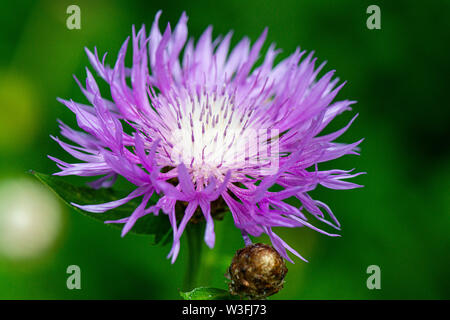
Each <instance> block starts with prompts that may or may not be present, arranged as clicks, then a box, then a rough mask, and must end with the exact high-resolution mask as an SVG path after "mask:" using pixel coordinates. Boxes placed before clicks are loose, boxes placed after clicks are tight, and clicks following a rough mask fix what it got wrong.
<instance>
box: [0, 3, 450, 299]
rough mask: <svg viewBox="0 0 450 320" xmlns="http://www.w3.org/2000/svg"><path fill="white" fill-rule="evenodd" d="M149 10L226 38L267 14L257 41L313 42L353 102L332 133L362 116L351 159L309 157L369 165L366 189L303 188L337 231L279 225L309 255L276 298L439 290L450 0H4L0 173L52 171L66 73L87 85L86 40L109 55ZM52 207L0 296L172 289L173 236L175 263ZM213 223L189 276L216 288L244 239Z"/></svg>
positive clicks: (445, 222) (449, 173)
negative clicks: (41, 233)
mask: <svg viewBox="0 0 450 320" xmlns="http://www.w3.org/2000/svg"><path fill="white" fill-rule="evenodd" d="M70 4H78V5H79V6H80V8H81V19H82V20H81V27H82V28H81V30H68V29H67V28H66V25H65V20H66V18H67V14H66V8H67V6H68V5H70ZM370 4H377V5H379V6H380V7H381V19H382V22H381V27H382V29H381V30H368V29H367V28H366V19H367V17H368V15H367V14H366V8H367V6H368V5H370ZM158 9H162V10H163V15H162V18H161V24H160V27H161V28H164V27H165V24H166V23H167V22H168V21H170V22H171V24H172V25H174V24H175V23H176V22H177V21H178V18H179V16H180V14H181V12H182V11H183V10H185V11H186V12H187V14H188V16H189V23H188V25H189V33H190V35H191V36H194V37H195V38H197V39H198V37H199V35H200V34H201V32H202V31H203V30H204V29H205V28H206V27H207V26H208V25H209V24H212V25H214V35H215V36H217V35H219V34H224V33H226V32H227V31H228V30H230V29H233V30H235V34H234V37H233V44H236V43H237V41H238V40H239V39H240V38H241V37H243V36H245V35H248V36H249V37H250V38H251V39H252V41H254V40H255V39H256V38H257V36H258V35H259V34H260V33H261V32H262V30H263V28H264V27H265V26H268V27H269V34H268V42H276V44H277V46H278V47H279V48H282V49H283V53H282V54H281V57H286V56H287V55H288V54H289V53H291V52H292V51H293V50H295V48H296V46H298V45H300V46H301V48H302V49H306V50H308V51H310V50H315V52H316V56H317V57H318V59H319V61H320V62H321V61H324V60H327V61H328V63H327V65H326V67H325V69H326V70H330V69H336V70H337V73H336V74H337V76H338V77H340V78H341V79H342V80H347V81H348V84H347V85H346V86H345V87H344V88H343V89H342V91H341V92H340V94H339V95H338V99H347V98H348V99H353V100H357V101H358V103H357V104H356V105H354V111H353V112H351V113H350V112H348V113H346V114H344V115H342V116H340V117H339V118H338V119H337V120H336V121H335V122H334V123H333V124H332V125H331V126H330V129H329V130H332V129H337V128H339V127H341V126H343V124H345V123H346V122H347V121H348V120H349V119H350V118H351V117H352V115H353V114H354V113H355V112H358V113H359V114H360V116H359V117H358V119H357V121H356V122H355V123H354V125H353V126H352V127H351V129H350V130H349V131H348V132H347V133H346V134H345V135H344V136H343V137H341V138H340V141H342V142H353V141H356V140H357V139H359V138H361V137H364V138H365V141H364V142H363V144H362V145H361V149H362V150H361V156H360V157H357V156H346V157H344V158H342V159H338V160H336V161H333V162H332V163H329V164H325V165H323V166H321V167H320V168H341V169H351V168H357V170H359V171H366V172H367V173H368V174H367V175H364V176H360V177H358V178H356V179H354V181H355V182H358V183H361V184H363V185H365V188H363V189H356V190H350V191H333V190H327V189H324V188H320V189H318V190H316V191H315V192H314V193H313V194H312V196H313V197H316V198H317V199H320V200H322V201H324V202H326V203H327V204H329V205H330V206H331V207H332V209H333V210H334V212H335V214H336V215H337V217H338V218H339V219H340V221H341V223H342V226H343V227H342V232H341V234H342V237H341V238H329V237H327V236H324V235H321V234H318V233H316V232H314V231H312V230H308V229H306V228H302V229H295V230H286V229H282V230H279V234H280V235H281V236H282V237H283V238H284V239H285V240H287V242H288V243H289V244H291V245H292V246H293V247H294V248H296V249H298V251H299V252H300V253H302V254H303V255H304V256H305V257H306V258H308V259H309V260H310V263H303V262H302V261H300V260H298V259H295V262H296V264H295V265H292V264H289V265H288V268H289V273H288V276H287V279H286V280H287V281H286V285H285V289H284V290H282V291H281V292H280V293H279V294H278V295H276V296H274V297H273V298H274V299H393V298H407V299H409V298H413V299H430V298H438V299H444V298H445V299H448V298H450V285H449V269H450V257H449V248H450V233H449V231H450V197H449V191H450V163H449V148H448V140H447V139H448V136H449V133H450V130H449V121H448V120H449V103H448V93H449V90H448V80H449V74H450V70H449V69H450V68H449V65H450V64H449V62H448V54H449V50H448V49H449V46H448V43H449V40H450V37H449V35H450V32H449V30H450V28H449V21H450V2H449V1H428V2H423V3H420V2H413V1H359V0H358V1H356V0H355V1H324V0H321V1H318V0H315V1H312V0H311V1H300V0H293V1H281V0H280V1H273V2H268V1H261V0H256V1H242V0H233V1H195V2H194V1H173V2H171V1H154V2H153V3H151V1H141V2H137V1H130V0H128V1H118V0H116V1H76V2H73V1H50V0H48V1H21V2H20V3H17V2H10V3H5V2H2V4H1V8H0V16H1V25H0V45H1V47H0V61H1V62H0V106H1V107H0V110H1V112H0V181H1V180H2V179H6V178H12V179H16V178H19V177H21V176H26V174H25V172H26V171H27V170H28V169H35V170H37V171H41V172H46V173H51V172H55V171H56V167H55V165H54V164H53V162H51V161H50V160H49V159H47V157H46V155H47V154H52V155H55V156H58V157H61V158H62V159H64V160H70V159H71V158H70V157H69V156H68V155H66V154H65V153H64V152H63V151H62V150H61V149H60V148H59V147H58V146H57V144H56V143H55V142H53V141H52V140H51V139H50V138H49V134H58V129H57V123H56V119H57V118H60V119H62V120H63V121H65V122H66V123H68V124H74V123H75V121H74V116H73V114H71V112H69V111H68V110H67V109H66V108H65V107H64V106H62V105H61V104H59V103H57V101H56V97H58V96H59V97H63V98H73V99H74V100H76V101H85V100H83V97H82V95H81V93H80V91H79V89H78V87H77V85H76V83H75V82H74V81H73V79H72V74H76V75H77V76H78V77H79V78H80V79H81V80H82V81H84V78H85V73H84V67H85V66H86V65H88V64H89V63H88V59H87V57H86V56H85V54H84V51H83V47H84V46H87V47H89V48H91V49H92V48H93V47H94V46H97V47H98V49H99V52H100V53H101V54H103V53H104V52H105V51H108V53H109V56H108V59H107V61H108V62H109V63H110V64H112V63H114V58H115V56H116V54H117V51H118V49H119V47H120V46H121V44H122V42H123V41H124V40H125V38H126V37H127V36H128V35H130V33H131V25H132V24H135V25H137V26H140V25H141V24H142V23H145V24H146V26H147V30H148V29H149V28H150V26H151V23H152V21H153V18H154V15H155V13H156V11H157V10H158ZM267 47H268V44H266V46H265V48H267ZM128 55H130V53H129V54H128ZM128 57H129V56H128ZM103 92H104V93H105V94H106V91H103ZM30 179H32V178H30ZM62 214H63V216H64V219H65V227H64V229H63V231H62V236H61V237H60V240H59V242H58V244H57V245H55V246H54V248H53V249H52V250H50V251H49V252H48V253H47V254H45V255H44V256H42V257H40V258H39V259H37V260H36V259H35V260H33V261H22V262H20V261H10V260H7V259H6V258H3V259H2V258H0V298H3V299H21V298H31V299H122V298H123V299H130V298H134V299H141V298H143V299H177V298H178V297H179V296H178V292H177V290H178V288H180V287H181V285H182V277H183V273H184V270H185V261H186V252H187V251H186V250H185V249H186V248H185V241H184V242H182V249H181V253H180V256H179V258H178V260H177V262H176V263H175V264H174V265H171V264H170V261H169V260H166V258H165V256H166V255H167V253H168V251H169V249H170V246H166V247H151V246H149V244H148V243H147V242H146V238H145V237H139V236H133V235H128V236H126V237H125V238H123V239H122V238H120V232H119V231H117V230H115V229H111V228H108V227H106V226H104V225H102V224H100V223H97V222H95V221H93V220H90V219H87V218H85V217H82V216H81V215H79V214H77V213H75V212H74V211H72V210H69V209H68V208H65V210H64V211H63V212H62ZM216 234H217V242H216V247H215V248H214V250H209V249H208V248H207V247H206V246H204V248H203V249H204V252H205V255H204V260H203V264H202V270H201V271H202V272H201V279H200V284H203V285H208V286H215V287H220V288H225V286H226V283H225V278H224V277H223V274H224V272H225V269H226V267H227V265H228V263H229V262H230V259H231V257H232V256H233V254H234V252H235V250H237V249H239V248H240V247H242V246H243V243H242V239H241V236H240V232H239V231H238V230H237V229H236V228H235V227H234V225H233V222H232V219H231V217H230V215H228V216H227V217H226V218H225V220H224V221H221V222H217V223H216ZM182 240H184V238H183V239H182ZM261 241H267V238H262V239H261ZM71 264H76V265H79V266H80V267H81V271H82V290H78V291H77V290H74V291H70V290H68V289H67V288H66V278H67V274H66V268H67V266H68V265H71ZM372 264H375V265H379V266H380V268H381V286H382V288H381V290H378V291H377V290H374V291H370V290H368V289H367V287H366V279H367V276H368V275H367V274H366V269H367V267H368V266H369V265H372Z"/></svg>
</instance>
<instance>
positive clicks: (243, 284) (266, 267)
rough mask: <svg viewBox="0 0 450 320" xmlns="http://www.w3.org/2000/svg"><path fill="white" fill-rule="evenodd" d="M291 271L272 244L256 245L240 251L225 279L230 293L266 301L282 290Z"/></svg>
mask: <svg viewBox="0 0 450 320" xmlns="http://www.w3.org/2000/svg"><path fill="white" fill-rule="evenodd" d="M287 272H288V269H287V267H286V263H285V262H284V260H283V258H282V257H281V256H280V255H279V254H278V252H277V251H276V250H275V249H274V248H272V247H271V246H269V245H266V244H263V243H256V244H252V245H249V246H247V247H245V248H243V249H239V250H238V251H237V252H236V255H235V256H234V257H233V260H232V261H231V265H230V267H229V268H228V272H227V273H226V274H225V276H226V277H227V278H228V279H229V280H230V282H229V283H228V288H229V291H230V293H231V294H233V295H239V296H241V297H242V296H243V297H247V298H250V299H264V298H266V297H268V296H271V295H273V294H275V293H277V292H278V291H280V290H281V289H282V288H283V283H284V277H285V276H286V273H287Z"/></svg>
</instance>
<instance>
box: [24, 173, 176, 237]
mask: <svg viewBox="0 0 450 320" xmlns="http://www.w3.org/2000/svg"><path fill="white" fill-rule="evenodd" d="M30 173H31V174H33V175H34V176H35V177H36V178H37V179H39V181H41V182H42V183H43V184H44V185H46V186H47V187H49V188H50V189H51V190H52V191H53V192H55V193H56V194H57V195H58V196H59V197H60V198H61V199H62V200H63V201H64V202H65V203H66V204H67V205H68V206H69V207H71V208H72V209H75V210H76V211H77V212H80V213H82V214H83V215H85V216H88V217H90V218H93V219H95V220H97V221H100V222H104V221H106V220H117V219H122V218H126V217H129V216H130V215H131V213H133V211H134V210H135V209H136V207H137V206H138V205H139V204H140V200H139V199H133V200H131V201H129V202H128V203H126V204H124V205H122V206H120V207H117V208H115V209H113V210H109V211H106V212H104V213H92V212H86V211H83V210H81V209H79V208H77V207H75V206H73V205H71V204H70V203H71V202H73V203H76V204H80V205H85V204H97V203H105V202H110V201H114V200H117V199H121V198H123V197H125V196H126V194H125V193H123V192H119V191H117V190H114V189H113V188H102V189H98V190H96V189H92V188H89V187H79V186H76V185H73V184H71V183H68V182H66V181H65V180H63V179H62V178H59V177H55V176H51V175H47V174H44V173H39V172H35V171H30ZM157 200H158V199H157V197H156V196H155V197H152V198H151V199H150V201H149V204H155V203H156V201H157ZM108 225H109V226H111V227H113V228H119V229H121V228H122V227H123V224H118V223H109V224H108ZM130 233H134V234H141V235H150V236H151V237H152V238H153V239H152V244H155V245H156V244H160V243H162V244H166V243H167V242H168V239H169V238H170V237H169V234H170V233H171V226H170V223H169V219H168V218H167V217H166V215H164V214H159V215H158V216H154V215H153V214H148V215H146V216H144V217H142V218H140V219H138V220H137V222H136V224H135V225H134V226H133V228H132V229H131V230H130Z"/></svg>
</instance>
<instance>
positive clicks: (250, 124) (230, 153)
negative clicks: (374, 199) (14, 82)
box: [50, 12, 362, 263]
mask: <svg viewBox="0 0 450 320" xmlns="http://www.w3.org/2000/svg"><path fill="white" fill-rule="evenodd" d="M160 15H161V12H158V13H157V15H156V18H155V21H154V23H153V26H152V28H151V31H150V35H149V36H147V35H146V31H145V27H144V26H143V27H142V28H141V29H140V30H139V32H138V33H137V34H136V32H135V29H134V28H133V35H132V41H131V45H132V47H133V48H132V49H133V57H132V58H133V59H132V61H133V62H132V66H131V68H128V67H125V63H124V61H125V54H126V51H127V47H128V44H129V39H127V40H126V41H125V43H124V44H123V46H122V48H121V49H120V51H119V54H118V58H117V61H116V63H115V65H114V66H113V67H109V66H108V65H106V64H105V56H103V58H102V59H100V58H99V56H98V53H97V50H96V49H95V50H94V52H93V53H92V52H91V51H89V50H87V49H86V52H87V55H88V57H89V60H90V62H91V64H92V67H93V68H94V70H95V71H96V73H97V75H98V76H99V77H101V78H102V79H103V80H104V81H106V83H107V84H108V85H109V87H110V90H111V97H112V101H110V100H108V99H105V98H103V97H102V95H101V93H100V90H99V87H98V85H97V83H96V81H95V79H94V77H93V75H92V74H91V72H90V71H89V70H88V69H86V73H87V79H86V86H85V87H83V85H82V84H81V83H80V82H79V81H78V80H77V79H76V81H77V82H78V84H79V86H80V88H81V90H82V92H83V93H84V95H85V96H86V98H87V100H88V101H89V105H85V104H81V103H76V102H74V101H72V100H63V99H59V101H60V102H62V103H63V104H64V105H66V106H67V107H68V108H69V109H70V110H71V111H72V112H73V113H75V115H76V119H77V122H78V126H79V127H80V128H81V129H82V131H76V130H73V129H71V128H69V127H68V126H67V125H65V124H63V123H62V122H60V128H61V135H62V136H64V137H65V138H67V139H68V140H71V141H72V142H73V144H68V143H65V142H63V141H61V140H60V139H58V138H56V137H52V138H53V139H54V140H56V141H57V142H58V143H59V144H60V145H61V147H62V148H64V150H66V151H67V152H68V153H70V154H71V155H72V156H74V157H75V158H77V159H79V160H81V162H80V163H65V162H63V161H61V160H59V159H56V158H53V157H50V158H51V159H52V160H54V161H55V162H56V163H57V165H58V167H59V168H60V169H61V171H60V172H58V173H56V175H61V176H66V175H77V176H87V177H90V176H101V177H100V178H99V179H97V180H95V181H94V182H91V183H90V186H92V187H93V188H101V187H109V186H111V185H112V184H113V183H114V181H115V179H116V177H117V176H118V175H121V176H123V177H124V178H126V179H127V180H128V181H130V182H131V183H133V184H134V185H135V186H136V189H135V190H134V191H133V192H132V193H130V194H129V195H128V196H127V197H125V198H123V199H119V200H116V201H113V202H109V203H104V204H92V205H77V204H74V205H76V206H77V207H79V208H81V209H83V210H86V211H90V212H105V211H108V210H110V209H113V208H116V207H118V206H120V205H123V204H124V203H126V202H128V201H130V200H131V199H133V198H137V197H140V198H142V202H141V204H140V205H139V206H138V207H137V208H136V209H135V211H134V212H133V213H131V215H130V216H129V217H128V218H125V219H121V220H118V221H108V222H110V223H124V227H123V231H122V236H123V235H125V234H126V233H127V232H128V231H129V230H130V229H131V228H132V227H133V225H134V223H135V222H136V221H137V219H139V218H141V217H142V216H144V215H147V214H158V213H159V211H162V212H163V213H164V214H166V215H167V216H168V219H169V220H170V223H171V225H172V228H173V245H172V249H171V251H170V253H169V257H171V258H172V263H173V262H174V261H175V259H176V257H177V255H178V252H179V248H180V237H181V235H182V233H183V231H184V229H185V227H186V225H187V223H188V222H189V221H190V220H191V218H192V217H193V216H194V215H195V214H196V213H197V215H198V214H200V215H201V214H202V215H203V216H204V219H205V220H206V230H205V237H204V239H205V242H206V244H207V245H208V246H209V247H211V248H212V247H213V246H214V240H215V234H214V223H213V217H214V214H215V213H216V212H215V209H214V208H216V207H218V206H219V207H220V204H222V206H225V205H226V206H227V207H228V208H229V211H231V214H232V216H233V219H234V222H235V225H236V227H238V228H239V229H240V230H241V232H242V235H243V237H244V241H245V242H246V244H248V243H250V238H249V236H250V235H251V236H260V235H261V234H262V233H266V234H267V235H268V236H269V237H270V239H271V241H272V244H273V246H274V247H275V249H276V250H277V251H278V252H279V253H280V254H281V255H282V256H283V257H284V258H285V259H287V260H289V261H291V262H292V260H291V259H290V258H289V256H288V255H287V252H286V249H287V250H289V251H290V252H292V253H293V254H295V255H297V256H298V257H300V258H301V259H303V260H305V259H304V258H303V257H301V256H300V255H299V254H298V253H297V252H296V251H295V250H294V249H292V248H291V247H290V246H289V245H288V244H286V243H285V242H284V241H283V240H282V239H281V238H280V237H279V236H277V235H276V234H275V233H274V232H273V230H272V228H273V227H278V226H283V227H291V228H292V227H302V226H307V227H309V228H312V229H314V230H317V231H319V232H321V233H324V234H327V235H330V236H337V235H336V234H329V233H327V232H325V231H322V230H320V229H318V228H316V227H314V226H313V225H312V224H311V223H310V222H308V221H307V218H306V216H305V215H304V212H305V211H308V212H309V213H310V214H311V215H312V216H314V217H315V218H317V219H318V220H320V221H322V222H324V223H326V224H328V225H330V226H332V227H334V228H336V229H339V228H340V225H339V222H338V221H337V219H336V218H335V216H334V215H333V213H332V211H331V210H330V208H329V207H328V206H327V205H326V204H325V203H323V202H320V201H318V200H313V199H312V198H311V197H310V196H309V195H308V192H309V191H311V190H313V189H315V188H316V186H317V185H319V184H320V185H322V186H324V187H327V188H331V189H351V188H356V187H360V185H357V184H354V183H351V182H348V181H346V179H348V178H352V177H355V176H357V175H359V174H360V173H351V171H344V170H325V171H319V169H318V164H319V163H321V162H325V161H328V160H333V159H336V158H339V157H341V156H343V155H346V154H357V145H358V144H359V143H360V142H361V141H362V140H360V141H357V142H355V143H351V144H342V143H335V142H333V141H334V140H335V139H336V138H338V137H339V136H340V135H342V134H343V133H344V132H345V131H346V130H347V128H348V127H349V126H350V124H351V122H353V120H354V118H353V120H352V121H350V123H349V124H348V125H347V126H345V127H344V128H342V129H341V130H339V131H337V132H334V133H331V134H327V135H322V136H318V135H319V133H320V132H321V131H322V129H324V128H325V127H326V126H327V125H328V123H329V122H330V121H331V120H333V119H334V118H335V117H336V116H337V115H339V114H340V113H342V112H343V111H346V110H351V108H350V105H351V104H353V103H354V101H349V100H344V101H338V102H333V99H334V97H335V96H336V94H337V93H338V91H339V90H340V89H341V88H342V86H343V85H344V83H342V84H340V85H339V86H337V84H338V79H334V80H332V78H333V75H334V71H330V72H328V73H327V74H325V75H324V76H323V77H321V78H320V79H318V78H317V74H318V73H319V72H320V70H321V69H322V67H323V66H324V64H321V65H320V66H319V67H318V68H315V61H316V58H313V54H312V53H310V54H308V55H307V56H305V51H301V50H300V49H297V50H296V51H295V52H294V53H293V54H291V55H290V56H289V57H287V58H285V59H284V60H282V61H281V62H280V63H278V64H277V65H275V66H274V64H273V62H274V59H275V57H276V56H277V54H278V53H279V50H276V49H275V46H274V45H271V46H270V47H269V49H268V51H267V52H266V53H265V56H264V57H263V59H262V61H261V62H258V63H257V61H258V59H259V57H260V54H261V47H262V46H263V43H264V41H265V38H266V34H267V30H264V32H263V33H262V35H261V36H260V37H259V38H258V39H257V40H256V42H255V43H254V44H253V45H250V40H249V39H248V38H243V39H242V40H241V41H240V42H239V43H238V44H237V45H236V46H235V47H234V48H233V49H232V50H230V48H229V47H230V39H231V36H232V33H231V32H230V33H228V34H227V35H226V36H225V37H218V38H216V39H214V40H213V39H212V27H208V28H207V29H206V31H205V32H204V33H203V34H202V36H201V37H200V39H199V40H198V41H197V43H196V44H195V45H194V41H193V40H192V39H190V40H189V41H187V37H188V31H187V17H186V15H185V14H184V13H183V14H182V16H181V18H180V20H179V22H178V24H177V25H176V27H175V29H174V30H173V31H172V29H171V27H170V24H169V25H168V26H167V28H166V29H165V31H164V33H163V34H161V33H160V30H159V27H158V20H159V17H160ZM186 41H187V44H186ZM183 48H184V51H183V52H182V50H183ZM124 126H126V127H127V130H126V131H125V130H124ZM129 132H131V133H129ZM273 186H276V188H275V189H276V190H274V189H273V188H271V187H273ZM155 192H156V193H158V194H160V196H161V197H160V198H159V201H158V202H157V204H156V205H151V206H149V205H148V202H149V199H150V197H151V196H152V194H153V193H155ZM290 197H296V198H297V199H298V200H300V202H301V204H302V206H301V207H300V208H297V207H295V206H293V205H290V204H288V203H286V202H285V201H284V200H285V199H287V198H290ZM180 207H181V208H183V209H185V210H184V213H182V212H181V214H182V215H181V216H180V212H178V215H177V212H176V211H180V210H179V208H180ZM176 208H177V209H178V210H176ZM212 208H213V210H212ZM177 218H178V219H177ZM305 261H306V260H305Z"/></svg>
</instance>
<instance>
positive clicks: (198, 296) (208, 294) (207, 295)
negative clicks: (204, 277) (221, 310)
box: [180, 287, 238, 300]
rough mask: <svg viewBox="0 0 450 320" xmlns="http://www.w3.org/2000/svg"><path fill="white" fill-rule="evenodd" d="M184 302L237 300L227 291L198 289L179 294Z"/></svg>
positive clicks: (207, 288) (206, 288)
mask: <svg viewBox="0 0 450 320" xmlns="http://www.w3.org/2000/svg"><path fill="white" fill-rule="evenodd" d="M180 296H181V297H182V298H183V299H184V300H237V299H238V298H237V297H236V296H232V295H231V294H229V293H228V291H226V290H223V289H218V288H209V287H199V288H195V289H193V290H192V291H189V292H180Z"/></svg>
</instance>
